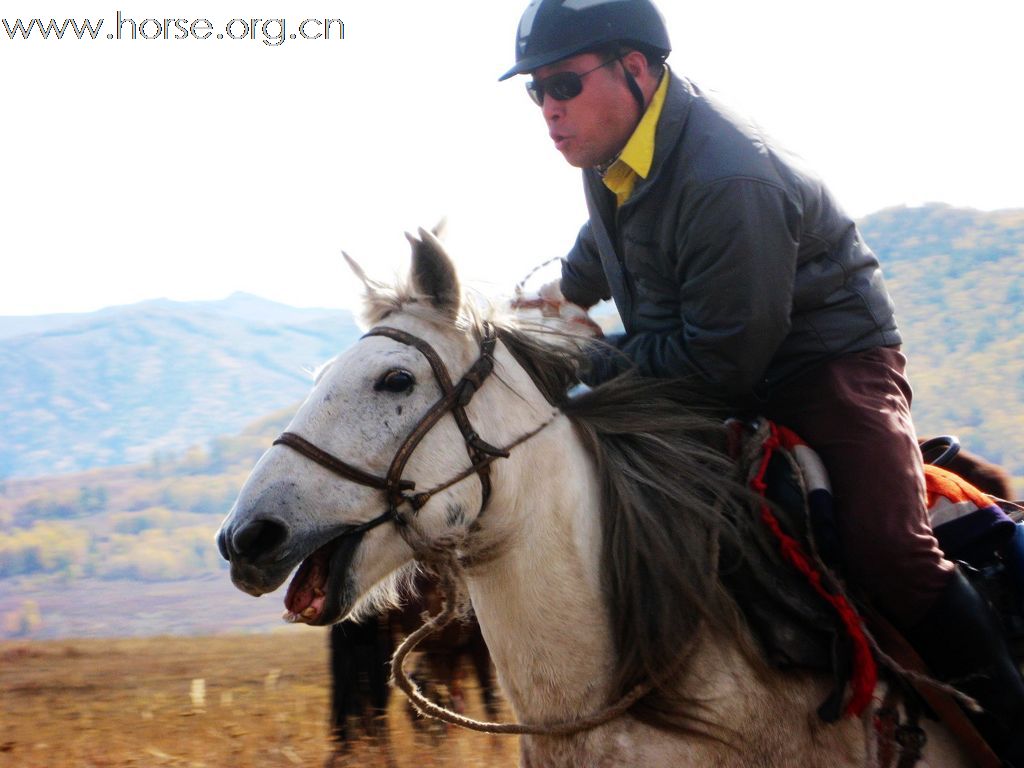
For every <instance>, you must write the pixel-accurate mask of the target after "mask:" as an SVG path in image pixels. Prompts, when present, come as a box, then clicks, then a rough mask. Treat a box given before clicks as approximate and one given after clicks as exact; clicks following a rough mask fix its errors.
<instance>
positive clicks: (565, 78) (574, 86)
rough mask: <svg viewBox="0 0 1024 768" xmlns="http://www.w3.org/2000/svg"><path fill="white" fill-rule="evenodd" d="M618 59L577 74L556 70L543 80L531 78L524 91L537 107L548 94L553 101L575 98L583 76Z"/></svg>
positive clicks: (579, 89) (616, 58) (580, 88)
mask: <svg viewBox="0 0 1024 768" xmlns="http://www.w3.org/2000/svg"><path fill="white" fill-rule="evenodd" d="M618 60H619V57H618V56H616V57H615V58H614V59H608V61H606V62H604V63H602V64H598V65H597V66H596V67H594V68H593V69H588V70H587V71H586V72H580V73H579V74H577V73H576V72H556V73H555V74H553V75H551V76H550V77H545V78H544V79H543V80H531V81H530V82H528V83H527V84H526V92H527V93H528V94H530V98H531V99H533V103H534V104H536V105H537V106H538V107H542V106H544V97H545V96H550V97H551V98H552V99H554V100H555V101H568V100H569V99H575V98H576V97H577V96H579V95H580V94H581V93H583V78H584V77H586V76H587V75H589V74H590V73H591V72H597V70H599V69H601V67H606V66H608V65H609V64H611V63H612V62H613V61H618Z"/></svg>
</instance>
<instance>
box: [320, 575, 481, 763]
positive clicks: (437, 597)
mask: <svg viewBox="0 0 1024 768" xmlns="http://www.w3.org/2000/svg"><path fill="white" fill-rule="evenodd" d="M441 601H442V594H441V590H440V588H439V586H438V584H437V582H436V580H434V579H433V578H432V577H430V576H426V575H419V576H417V578H416V581H415V584H414V587H413V594H412V595H411V596H410V597H409V598H408V599H407V601H406V602H405V604H403V605H402V606H401V607H400V608H396V609H393V610H391V611H389V612H387V613H385V614H383V615H379V616H370V617H367V618H364V619H362V620H360V621H354V620H351V619H349V620H346V621H343V622H340V623H338V624H334V625H333V626H332V627H331V632H330V664H331V736H332V738H333V740H334V742H335V745H336V749H338V750H341V751H344V749H345V748H346V746H347V745H348V744H349V742H350V741H351V740H352V739H354V738H359V737H360V736H362V735H366V736H370V737H373V738H384V737H386V736H387V725H386V720H385V716H386V713H387V708H388V702H389V700H390V696H391V686H390V685H389V683H388V678H389V676H390V664H391V656H392V654H393V653H394V649H395V647H396V644H397V643H398V642H400V641H401V638H402V637H405V636H408V635H409V634H411V633H412V632H414V631H415V630H417V629H419V627H420V625H421V624H422V623H423V620H422V618H421V617H422V614H423V613H424V612H428V613H430V614H436V613H438V612H439V611H440V609H441ZM418 652H419V653H420V661H419V663H418V665H417V666H416V670H415V672H414V673H413V677H414V678H415V679H416V680H417V682H418V683H419V685H420V687H421V688H422V689H424V690H425V691H427V693H428V695H430V696H431V698H434V699H435V700H436V701H439V702H440V703H443V704H444V705H445V706H447V707H449V708H451V709H454V710H455V711H456V712H460V713H462V712H463V711H464V708H465V693H464V688H463V683H462V671H463V670H462V665H463V663H464V662H468V663H469V664H470V665H471V666H472V668H473V671H474V673H475V676H476V682H477V685H478V686H479V688H480V692H481V695H482V698H483V703H484V707H485V708H486V710H487V714H488V717H489V718H490V719H491V720H496V719H497V717H498V699H497V693H496V690H495V686H494V681H493V676H492V674H491V657H490V654H489V653H488V651H487V645H486V644H485V643H484V638H483V635H482V634H481V633H480V627H479V625H478V624H477V623H476V620H475V619H472V620H471V621H469V622H467V623H461V622H456V623H453V624H451V625H449V626H448V627H446V628H445V629H444V631H442V632H440V633H437V634H433V635H430V636H429V637H427V638H425V639H424V640H423V642H421V643H420V644H419V646H418ZM410 714H411V716H412V717H414V721H413V722H414V723H419V722H422V720H420V719H419V718H418V716H416V715H414V714H412V713H411V712H410Z"/></svg>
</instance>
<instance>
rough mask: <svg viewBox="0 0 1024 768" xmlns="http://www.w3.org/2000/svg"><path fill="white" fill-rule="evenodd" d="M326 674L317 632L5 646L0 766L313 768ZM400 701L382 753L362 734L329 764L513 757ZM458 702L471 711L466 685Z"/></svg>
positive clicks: (420, 765)
mask: <svg viewBox="0 0 1024 768" xmlns="http://www.w3.org/2000/svg"><path fill="white" fill-rule="evenodd" d="M200 680H201V681H202V683H198V682H194V681H200ZM328 682H329V678H328V672H327V644H326V636H325V633H324V632H323V631H312V630H297V631H288V632H277V633H273V634H266V635H238V636H225V637H200V638H185V637H156V638H142V639H139V638H133V639H117V640H73V641H72V640H64V641H44V642H3V643H0V767H2V768H8V767H10V768H94V767H95V768H113V767H115V766H117V767H120V766H135V767H140V768H141V767H148V766H178V767H180V768H215V767H217V768H220V767H222V766H223V767H225V768H236V767H237V768H264V767H266V768H276V767H277V766H287V767H288V768H291V767H292V766H322V765H324V764H325V763H326V762H327V759H328V757H329V756H330V754H331V741H330V739H329V737H328V729H327V721H328V710H329V690H328ZM200 688H201V689H202V696H200V695H199V694H200V690H199V689H200ZM405 706H406V705H405V702H404V697H403V696H402V695H401V694H400V693H397V692H396V695H395V696H393V697H392V704H391V708H390V711H389V713H388V724H389V730H390V732H391V734H392V736H391V747H390V749H384V748H382V747H381V746H380V745H374V744H371V743H368V742H366V741H360V742H357V743H356V744H355V745H354V747H353V749H352V751H351V753H350V754H349V755H348V756H347V757H346V758H345V759H343V760H336V761H335V763H334V765H335V766H338V767H339V768H340V766H349V765H350V766H360V767H362V766H367V767H368V768H374V766H389V768H403V767H404V766H415V768H430V767H431V766H448V765H452V766H512V765H515V764H516V762H517V750H518V745H517V744H516V742H515V739H514V738H511V737H492V736H486V735H484V734H477V733H470V732H466V731H461V730H448V731H447V732H444V733H441V734H438V733H437V732H436V731H435V732H431V730H430V729H414V728H413V727H412V725H411V722H410V719H409V717H408V716H407V712H406V709H405ZM469 707H470V714H472V715H475V716H478V717H482V716H483V710H482V707H481V706H480V700H479V696H478V695H477V691H476V690H475V689H471V690H470V700H469ZM389 753H390V754H389Z"/></svg>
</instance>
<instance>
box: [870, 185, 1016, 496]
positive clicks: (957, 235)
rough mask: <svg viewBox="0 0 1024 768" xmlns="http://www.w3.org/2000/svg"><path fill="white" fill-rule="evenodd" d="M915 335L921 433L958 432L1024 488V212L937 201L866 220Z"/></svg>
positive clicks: (910, 339) (909, 334)
mask: <svg viewBox="0 0 1024 768" xmlns="http://www.w3.org/2000/svg"><path fill="white" fill-rule="evenodd" d="M861 229H862V231H863V234H864V237H865V239H866V241H867V242H868V243H869V244H870V245H871V247H872V248H873V249H874V250H875V251H876V252H877V253H878V255H879V257H880V259H881V261H882V264H883V268H884V270H885V274H886V280H887V281H888V284H889V288H890V291H891V292H892V294H893V296H894V298H895V301H896V311H897V317H898V319H899V322H900V326H901V328H902V329H903V332H904V336H905V339H906V342H905V345H904V349H905V351H906V352H907V357H908V359H909V361H910V375H911V380H912V383H913V385H914V392H915V400H914V418H915V421H916V423H917V427H918V431H919V432H920V433H921V434H929V435H931V434H938V433H955V434H957V435H959V436H960V438H961V440H962V442H963V443H964V444H965V445H967V446H968V447H970V448H972V449H975V450H977V451H978V452H980V453H982V454H983V455H984V456H986V457H988V458H990V459H992V460H994V461H996V462H998V463H1001V464H1003V465H1005V466H1006V467H1007V468H1009V469H1010V470H1011V471H1012V473H1013V474H1014V476H1015V478H1016V487H1017V491H1018V494H1020V493H1021V492H1022V491H1024V210H1011V211H996V212H980V211H972V210H962V209H956V208H950V207H949V206H945V205H938V204H933V205H927V206H923V207H920V208H893V209H889V210H885V211H881V212H879V213H876V214H874V215H872V216H869V217H867V218H866V219H865V220H864V221H863V222H861Z"/></svg>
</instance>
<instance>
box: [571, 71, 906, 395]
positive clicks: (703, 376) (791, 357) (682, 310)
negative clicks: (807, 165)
mask: <svg viewBox="0 0 1024 768" xmlns="http://www.w3.org/2000/svg"><path fill="white" fill-rule="evenodd" d="M668 76H670V77H672V80H671V82H670V83H669V88H668V94H667V96H666V101H665V105H664V107H663V110H662V114H661V117H660V119H659V121H658V127H657V134H656V139H655V154H654V163H653V165H652V168H651V172H650V173H649V174H648V177H647V178H646V179H638V180H637V184H636V187H635V188H634V191H633V194H632V196H631V197H630V199H629V200H628V201H627V202H626V203H624V204H623V205H622V206H620V207H619V208H618V209H616V206H615V198H614V195H612V193H611V192H610V191H608V189H607V188H605V186H604V184H603V182H602V180H601V178H600V176H599V174H598V173H597V172H596V171H594V170H592V169H587V170H585V171H584V172H583V181H584V187H585V191H586V199H587V207H588V210H589V213H590V220H589V221H588V222H587V223H586V224H585V225H584V226H583V229H582V230H581V231H580V234H579V237H578V239H577V241H576V244H575V246H574V247H573V249H572V251H571V252H570V253H569V255H568V256H567V257H566V259H565V260H564V262H563V265H562V281H561V287H562V292H563V294H564V295H565V297H566V298H567V299H568V300H569V301H572V302H574V303H577V304H580V305H582V306H584V307H589V306H591V305H593V304H595V303H596V302H597V301H599V300H601V299H607V298H613V299H614V300H615V304H616V307H617V308H618V310H619V314H620V315H621V317H622V321H623V324H624V326H625V331H626V333H625V334H624V335H622V336H614V337H609V338H608V339H607V341H608V342H609V343H610V344H612V345H614V346H615V347H617V348H618V350H619V351H621V352H622V353H624V357H623V355H618V354H616V355H599V356H597V358H596V360H595V363H594V370H593V371H592V373H591V375H590V377H589V378H590V381H591V383H594V382H595V381H600V380H604V379H606V378H609V377H610V376H613V375H615V374H616V373H618V372H620V371H621V370H623V369H624V368H626V367H628V366H629V364H630V361H631V362H632V364H634V365H635V366H636V367H637V368H638V370H639V372H640V373H642V374H644V375H648V376H694V375H695V376H696V377H698V379H699V380H701V381H703V382H704V383H705V384H706V385H709V386H711V387H713V388H714V389H715V390H718V391H720V392H722V393H725V394H727V395H729V396H730V397H734V398H735V397H739V398H747V397H749V396H750V395H751V394H753V395H757V396H759V397H764V396H766V395H767V394H768V392H770V391H771V389H772V388H773V387H775V386H777V385H778V384H780V383H782V382H785V381H786V380H787V379H789V378H791V377H793V376H796V375H799V373H800V372H802V371H804V370H806V369H807V368H809V367H810V366H813V365H815V364H816V363H819V362H821V361H824V360H828V359H830V358H833V357H836V356H838V355H842V354H846V353H849V352H855V351H860V350H864V349H868V348H871V347H876V346H893V345H897V344H899V343H900V342H901V339H900V334H899V331H898V329H897V327H896V321H895V318H894V316H893V304H892V301H891V300H890V298H889V294H888V292H887V291H886V289H885V284H884V282H883V280H882V273H881V270H880V268H879V266H878V261H877V259H876V258H875V256H874V254H872V252H871V251H870V250H869V249H868V247H867V246H866V245H865V244H864V242H863V241H862V240H861V238H860V233H859V232H858V231H857V227H856V225H855V224H854V223H853V221H852V220H851V219H850V218H849V217H848V216H847V215H846V214H845V213H844V212H843V210H842V209H841V208H840V207H839V205H838V204H837V203H836V201H835V199H834V198H833V197H832V195H831V193H830V192H829V191H828V190H827V189H826V188H825V186H824V185H823V184H822V182H821V181H820V180H819V179H818V178H817V177H816V176H815V175H813V174H811V173H809V172H808V171H807V170H805V169H803V168H801V167H800V166H799V165H798V163H797V162H796V160H795V159H794V158H793V157H792V156H790V155H788V154H786V153H785V152H783V151H782V150H780V149H779V148H777V147H776V146H774V145H773V144H772V143H771V141H770V140H769V139H768V138H766V137H765V136H764V135H763V134H762V133H761V132H760V131H759V129H758V128H757V127H756V126H754V125H753V124H751V123H749V122H747V121H744V120H743V119H741V118H738V117H736V116H734V115H733V114H731V113H730V112H729V111H728V110H727V109H726V108H725V107H724V106H723V105H721V104H720V103H718V102H717V101H716V100H714V99H712V98H710V97H709V96H708V95H706V94H704V93H702V92H701V91H700V90H699V89H698V88H697V87H696V86H695V85H694V84H692V83H690V82H689V81H687V80H686V79H684V78H679V77H676V76H675V75H672V74H671V73H668Z"/></svg>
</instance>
